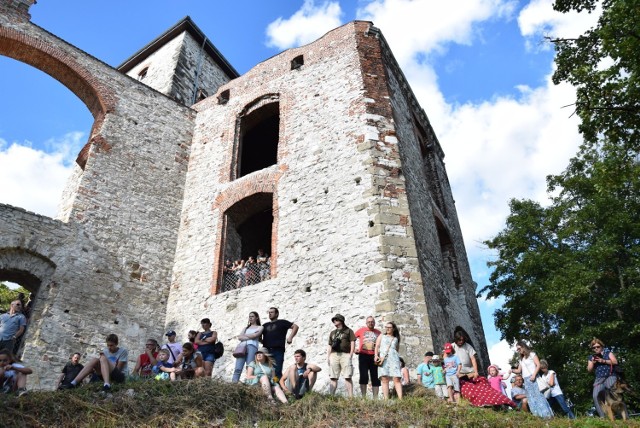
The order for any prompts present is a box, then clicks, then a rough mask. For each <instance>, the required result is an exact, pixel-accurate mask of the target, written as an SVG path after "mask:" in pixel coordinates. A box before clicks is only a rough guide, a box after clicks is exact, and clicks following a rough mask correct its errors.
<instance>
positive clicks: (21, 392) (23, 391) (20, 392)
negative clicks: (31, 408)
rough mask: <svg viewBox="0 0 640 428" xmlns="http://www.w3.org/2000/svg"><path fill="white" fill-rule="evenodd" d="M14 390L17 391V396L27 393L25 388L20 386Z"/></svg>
mask: <svg viewBox="0 0 640 428" xmlns="http://www.w3.org/2000/svg"><path fill="white" fill-rule="evenodd" d="M16 392H17V393H18V397H22V396H23V395H27V394H28V393H29V391H27V389H26V388H20V389H18V390H17V391H16Z"/></svg>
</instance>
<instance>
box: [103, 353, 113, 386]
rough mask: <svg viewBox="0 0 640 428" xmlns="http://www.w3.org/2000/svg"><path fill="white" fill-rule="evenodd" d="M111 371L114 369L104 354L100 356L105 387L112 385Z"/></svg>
mask: <svg viewBox="0 0 640 428" xmlns="http://www.w3.org/2000/svg"><path fill="white" fill-rule="evenodd" d="M111 370H113V367H112V366H111V363H110V362H109V360H107V357H106V356H105V355H104V354H100V374H101V375H102V380H103V381H104V384H105V385H111Z"/></svg>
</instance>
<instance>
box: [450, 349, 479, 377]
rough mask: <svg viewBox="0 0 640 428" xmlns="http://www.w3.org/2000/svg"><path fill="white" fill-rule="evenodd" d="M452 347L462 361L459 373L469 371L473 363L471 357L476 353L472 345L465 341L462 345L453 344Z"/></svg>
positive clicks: (471, 369)
mask: <svg viewBox="0 0 640 428" xmlns="http://www.w3.org/2000/svg"><path fill="white" fill-rule="evenodd" d="M453 349H454V351H456V355H457V356H458V358H460V362H461V363H462V370H461V371H460V373H471V372H472V371H473V365H472V364H471V357H473V356H475V355H476V351H475V349H473V346H471V345H469V344H468V343H466V342H465V344H464V345H462V346H458V345H457V344H455V343H454V344H453Z"/></svg>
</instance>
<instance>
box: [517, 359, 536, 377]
mask: <svg viewBox="0 0 640 428" xmlns="http://www.w3.org/2000/svg"><path fill="white" fill-rule="evenodd" d="M535 356H536V353H535V352H531V353H529V356H528V357H527V358H523V359H522V360H520V367H521V368H522V377H523V378H525V379H526V378H528V377H531V376H532V375H533V373H534V372H535V371H536V363H535V361H533V357H535Z"/></svg>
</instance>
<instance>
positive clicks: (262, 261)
mask: <svg viewBox="0 0 640 428" xmlns="http://www.w3.org/2000/svg"><path fill="white" fill-rule="evenodd" d="M256 262H257V263H258V271H259V272H260V281H261V282H262V281H265V280H267V279H269V276H270V274H269V256H268V255H267V254H266V253H265V252H264V250H263V249H262V248H260V249H259V250H258V257H256Z"/></svg>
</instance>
